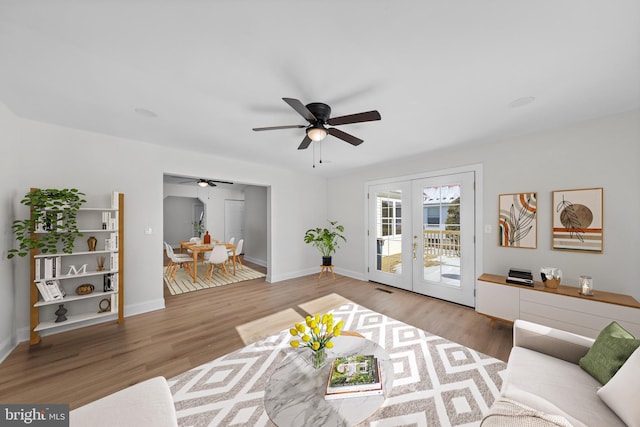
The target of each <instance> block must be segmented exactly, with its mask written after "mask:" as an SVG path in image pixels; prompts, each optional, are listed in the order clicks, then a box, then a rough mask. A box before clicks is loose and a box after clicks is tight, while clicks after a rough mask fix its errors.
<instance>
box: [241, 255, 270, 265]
mask: <svg viewBox="0 0 640 427" xmlns="http://www.w3.org/2000/svg"><path fill="white" fill-rule="evenodd" d="M244 259H245V260H247V261H249V262H252V263H254V264H257V265H259V266H260V267H266V266H267V261H265V260H263V259H257V258H251V257H248V256H246V255H244Z"/></svg>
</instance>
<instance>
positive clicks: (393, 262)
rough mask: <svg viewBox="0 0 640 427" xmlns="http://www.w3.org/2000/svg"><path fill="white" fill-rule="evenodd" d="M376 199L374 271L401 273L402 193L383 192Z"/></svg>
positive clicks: (398, 191) (393, 191)
mask: <svg viewBox="0 0 640 427" xmlns="http://www.w3.org/2000/svg"><path fill="white" fill-rule="evenodd" d="M375 197H376V206H377V209H376V212H377V213H376V239H377V248H376V249H377V253H376V255H377V263H376V269H377V270H378V271H384V272H387V273H394V274H401V273H402V204H401V199H402V191H401V190H385V191H379V192H377V193H376V194H375Z"/></svg>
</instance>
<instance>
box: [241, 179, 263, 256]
mask: <svg viewBox="0 0 640 427" xmlns="http://www.w3.org/2000/svg"><path fill="white" fill-rule="evenodd" d="M267 190H268V189H267V188H266V187H258V186H254V185H252V186H248V187H246V188H245V190H244V194H245V202H244V234H245V239H244V247H243V252H244V254H245V258H246V259H247V260H249V261H251V262H254V263H256V264H259V265H262V266H266V265H267V235H268V229H267V226H268V216H267V210H268V208H267V206H268V205H267Z"/></svg>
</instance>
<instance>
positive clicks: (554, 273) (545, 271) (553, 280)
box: [540, 267, 562, 289]
mask: <svg viewBox="0 0 640 427" xmlns="http://www.w3.org/2000/svg"><path fill="white" fill-rule="evenodd" d="M540 277H541V278H542V281H543V282H544V287H545V288H549V289H558V286H560V279H562V270H560V269H559V268H555V267H542V268H541V269H540Z"/></svg>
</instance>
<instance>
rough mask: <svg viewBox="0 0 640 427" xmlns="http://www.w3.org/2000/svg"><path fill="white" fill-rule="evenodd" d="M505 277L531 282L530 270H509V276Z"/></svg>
mask: <svg viewBox="0 0 640 427" xmlns="http://www.w3.org/2000/svg"><path fill="white" fill-rule="evenodd" d="M507 276H509V277H517V278H520V279H531V280H533V274H532V273H531V270H525V269H524V268H511V269H509V274H508V275H507Z"/></svg>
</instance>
